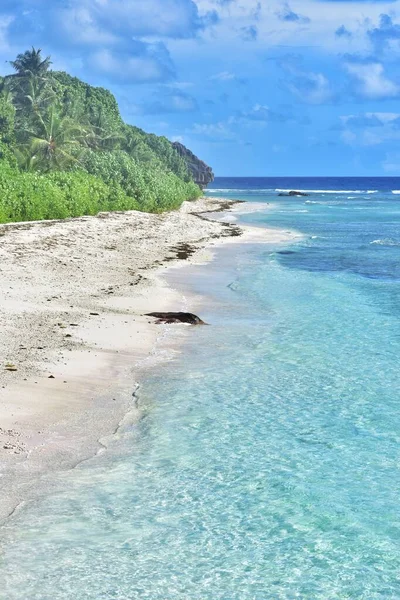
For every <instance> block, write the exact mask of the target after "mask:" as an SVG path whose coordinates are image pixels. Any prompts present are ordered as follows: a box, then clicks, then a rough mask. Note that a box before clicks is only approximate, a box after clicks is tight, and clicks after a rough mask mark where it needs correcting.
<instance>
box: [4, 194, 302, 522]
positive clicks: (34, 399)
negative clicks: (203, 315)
mask: <svg viewBox="0 0 400 600" xmlns="http://www.w3.org/2000/svg"><path fill="white" fill-rule="evenodd" d="M264 208H265V206H264ZM228 209H232V210H233V215H234V212H235V210H236V211H238V212H243V210H244V209H243V205H240V204H237V205H235V206H232V203H229V202H227V201H225V200H223V199H218V198H212V199H205V198H203V199H200V200H199V201H197V202H194V203H184V205H183V206H182V208H181V210H180V211H176V212H172V213H167V214H163V215H151V214H145V213H139V212H135V211H131V212H124V213H104V214H100V215H98V216H97V217H82V218H77V219H70V220H67V221H60V222H56V221H51V222H42V223H23V224H12V225H0V258H1V263H0V265H1V266H0V286H1V293H2V302H1V307H0V311H1V319H2V328H1V331H0V346H1V362H0V481H1V486H0V519H1V518H4V517H6V516H7V515H9V514H10V513H11V512H12V511H13V510H14V509H15V507H16V506H17V505H18V504H20V503H21V502H23V501H24V500H25V499H26V498H28V497H30V496H31V493H32V490H33V488H34V487H35V483H37V481H38V479H39V478H40V477H41V476H43V475H45V474H46V473H48V472H50V471H52V470H60V469H67V468H71V467H73V466H74V465H76V464H77V463H78V462H80V461H82V460H84V459H85V458H87V457H89V456H92V455H94V454H95V453H96V452H98V450H99V448H101V447H102V445H105V444H106V442H107V436H109V435H111V434H112V433H113V432H115V431H116V429H117V428H118V426H119V424H120V422H121V420H122V419H123V418H124V415H126V414H127V413H128V412H129V413H130V414H131V415H132V414H133V415H134V408H135V398H134V391H135V388H136V386H137V380H138V378H139V377H140V371H141V369H143V368H145V367H146V365H147V366H149V365H151V366H153V367H154V368H155V365H156V363H157V360H161V359H166V358H168V352H167V353H166V352H165V349H166V347H168V345H167V344H166V343H165V336H166V335H168V336H169V338H170V339H171V343H170V350H171V352H173V349H174V339H175V341H176V340H177V339H179V336H182V335H183V331H184V332H185V333H187V332H188V331H190V327H187V326H185V325H177V326H176V325H175V326H172V325H171V326H160V325H156V324H155V323H154V322H153V320H152V319H150V318H147V317H144V316H143V313H144V312H149V311H161V310H162V311H164V310H174V311H176V310H189V311H190V310H191V305H190V299H189V298H187V297H185V296H183V295H182V293H180V292H178V291H177V290H174V289H171V288H170V287H168V285H167V283H166V282H165V281H164V280H163V278H162V270H163V269H165V267H166V265H176V264H177V263H179V261H182V260H183V259H184V260H189V261H191V262H204V261H207V260H210V259H211V258H212V246H213V245H217V244H220V243H227V242H232V241H240V242H241V243H245V242H284V241H290V240H291V239H293V238H294V237H295V234H294V233H291V232H284V231H280V230H276V229H274V230H272V229H271V230H267V229H258V228H251V227H245V228H244V227H238V226H237V224H235V221H234V219H233V218H232V215H230V216H229V217H228V218H225V217H226V215H225V214H224V212H221V211H225V210H228ZM171 331H173V334H172V335H170V333H171ZM163 338H164V342H163V344H162V346H163V352H162V353H161V354H160V353H159V352H157V346H158V345H159V342H160V340H162V339H163ZM169 338H168V339H169ZM132 411H133V412H132Z"/></svg>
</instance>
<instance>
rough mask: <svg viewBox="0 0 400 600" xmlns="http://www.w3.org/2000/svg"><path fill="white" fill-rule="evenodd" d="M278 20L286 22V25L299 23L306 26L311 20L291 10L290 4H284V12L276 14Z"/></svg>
mask: <svg viewBox="0 0 400 600" xmlns="http://www.w3.org/2000/svg"><path fill="white" fill-rule="evenodd" d="M276 15H277V17H278V19H280V20H281V21H285V22H286V23H298V24H305V23H309V22H310V19H309V18H308V17H305V16H304V15H300V14H298V13H295V12H293V11H292V10H291V8H290V6H289V4H287V3H286V4H284V5H283V8H282V10H280V11H279V12H277V13H276Z"/></svg>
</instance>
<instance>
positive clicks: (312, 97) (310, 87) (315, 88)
mask: <svg viewBox="0 0 400 600" xmlns="http://www.w3.org/2000/svg"><path fill="white" fill-rule="evenodd" d="M275 62H276V64H277V65H278V66H279V67H280V68H281V69H282V70H283V71H284V72H285V73H286V74H287V78H286V79H285V80H283V81H282V84H283V86H284V87H285V88H286V89H288V90H289V91H290V92H291V94H293V96H295V97H296V98H298V99H299V100H300V101H301V102H304V103H306V104H325V103H328V102H332V101H334V100H335V99H336V94H335V93H334V91H333V88H332V85H331V83H330V81H329V79H328V78H327V77H326V75H324V74H323V73H318V72H314V71H307V70H306V69H305V68H304V66H303V60H302V57H301V56H299V55H296V54H286V55H285V56H283V57H281V58H279V59H277V60H275Z"/></svg>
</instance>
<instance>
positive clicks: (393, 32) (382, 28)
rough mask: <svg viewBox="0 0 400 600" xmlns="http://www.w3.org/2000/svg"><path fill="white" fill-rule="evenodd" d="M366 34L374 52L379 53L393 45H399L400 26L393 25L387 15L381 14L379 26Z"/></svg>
mask: <svg viewBox="0 0 400 600" xmlns="http://www.w3.org/2000/svg"><path fill="white" fill-rule="evenodd" d="M367 34H368V37H369V39H370V40H371V43H372V45H373V46H374V49H375V51H376V52H378V53H379V52H381V51H383V50H385V49H387V48H389V47H390V46H391V45H392V44H393V43H397V44H399V41H400V25H397V24H396V23H393V20H392V18H391V17H390V16H389V15H387V14H382V15H381V16H380V19H379V26H378V27H373V28H372V29H370V30H368V32H367Z"/></svg>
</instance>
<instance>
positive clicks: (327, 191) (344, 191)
mask: <svg viewBox="0 0 400 600" xmlns="http://www.w3.org/2000/svg"><path fill="white" fill-rule="evenodd" d="M291 191H293V190H289V189H287V190H284V189H279V188H277V189H276V190H275V192H287V193H289V192H291ZM296 192H301V193H302V194H377V193H378V190H296ZM399 194H400V191H399Z"/></svg>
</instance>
